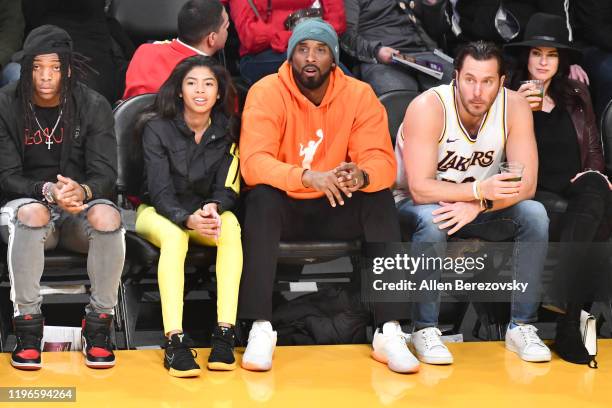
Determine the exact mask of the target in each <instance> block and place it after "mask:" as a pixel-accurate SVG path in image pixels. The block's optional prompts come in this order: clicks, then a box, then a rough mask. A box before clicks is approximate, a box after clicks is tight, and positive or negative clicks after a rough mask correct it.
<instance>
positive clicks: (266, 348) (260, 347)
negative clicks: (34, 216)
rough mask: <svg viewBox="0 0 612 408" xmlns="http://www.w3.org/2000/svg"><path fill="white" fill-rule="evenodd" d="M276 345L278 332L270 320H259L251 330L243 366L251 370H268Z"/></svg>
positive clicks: (270, 366) (243, 357)
mask: <svg viewBox="0 0 612 408" xmlns="http://www.w3.org/2000/svg"><path fill="white" fill-rule="evenodd" d="M274 347H276V332H275V331H274V330H272V325H271V324H270V322H268V321H265V320H257V321H255V322H253V326H252V327H251V331H250V332H249V342H248V343H247V347H246V350H245V351H244V354H243V356H242V362H241V364H240V365H241V366H242V368H244V369H246V370H250V371H268V370H269V369H271V368H272V356H273V355H274Z"/></svg>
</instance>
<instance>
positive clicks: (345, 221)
mask: <svg viewBox="0 0 612 408" xmlns="http://www.w3.org/2000/svg"><path fill="white" fill-rule="evenodd" d="M244 208H245V215H244V225H243V226H242V236H243V241H242V242H243V244H242V246H243V255H244V267H243V272H242V280H241V283H240V299H239V302H238V316H239V318H241V319H262V320H272V293H273V288H274V280H275V276H276V265H277V260H278V244H279V242H280V241H281V240H283V241H308V240H338V241H343V240H353V239H362V240H363V241H365V242H399V241H401V236H400V229H399V223H398V219H397V211H396V210H395V205H394V203H393V198H392V195H391V192H390V191H389V190H383V191H380V192H377V193H362V192H356V193H354V194H353V197H352V198H345V201H344V206H336V207H335V208H333V207H331V206H330V204H329V201H328V200H327V198H326V197H323V198H318V199H312V200H296V199H293V198H291V197H289V196H287V194H286V193H285V192H284V191H281V190H278V189H275V188H273V187H270V186H267V185H259V186H257V187H255V188H254V189H253V190H251V191H250V192H249V193H248V194H247V197H246V202H245V207H244ZM357 273H359V272H357ZM399 307H401V306H400V304H398V303H395V304H394V303H377V304H376V305H374V314H375V319H376V321H377V323H382V322H385V321H389V320H394V319H397V318H398V317H397V316H398V315H397V313H396V312H395V310H397V309H399Z"/></svg>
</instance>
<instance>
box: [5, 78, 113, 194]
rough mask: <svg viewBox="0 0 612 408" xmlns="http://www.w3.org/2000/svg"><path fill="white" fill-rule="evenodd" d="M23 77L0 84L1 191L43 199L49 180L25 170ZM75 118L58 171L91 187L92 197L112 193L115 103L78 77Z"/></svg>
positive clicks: (71, 124)
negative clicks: (41, 178)
mask: <svg viewBox="0 0 612 408" xmlns="http://www.w3.org/2000/svg"><path fill="white" fill-rule="evenodd" d="M18 85H19V81H18V82H15V83H13V84H10V85H7V86H5V87H4V88H2V89H1V90H0V196H1V197H2V200H3V202H6V201H8V200H13V199H16V198H25V197H30V198H36V199H42V185H43V184H44V183H45V182H47V181H53V182H55V181H57V180H34V179H29V178H26V177H24V176H23V172H22V163H23V158H24V128H25V124H24V119H23V118H24V112H23V109H22V105H21V101H20V99H19V97H18V93H19V88H18ZM72 95H73V101H74V106H75V116H74V117H75V120H74V123H66V124H65V129H66V130H67V131H66V133H65V134H66V135H68V137H65V139H64V143H63V144H62V151H61V158H60V166H59V168H60V172H61V174H62V175H63V176H66V177H70V178H72V179H73V180H76V181H77V182H79V183H81V184H87V185H88V186H89V187H90V188H91V192H92V193H93V198H94V199H96V198H109V199H112V198H113V196H114V193H115V184H116V182H117V140H116V139H115V132H114V119H113V113H112V111H111V107H110V105H109V104H108V102H107V101H106V99H104V97H103V96H102V95H100V94H99V93H97V92H96V91H94V90H92V89H90V88H88V87H86V86H85V85H83V84H80V83H77V84H76V85H75V87H74V89H73V92H72Z"/></svg>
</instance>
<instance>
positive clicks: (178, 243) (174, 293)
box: [136, 204, 242, 334]
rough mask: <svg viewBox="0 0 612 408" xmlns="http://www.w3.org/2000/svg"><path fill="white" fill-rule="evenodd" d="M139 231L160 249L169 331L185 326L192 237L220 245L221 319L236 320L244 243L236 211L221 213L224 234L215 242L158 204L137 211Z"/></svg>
mask: <svg viewBox="0 0 612 408" xmlns="http://www.w3.org/2000/svg"><path fill="white" fill-rule="evenodd" d="M136 232H137V233H138V234H139V235H140V236H142V237H143V238H144V239H146V240H147V241H149V242H151V243H152V244H153V245H155V246H156V247H158V248H159V249H160V256H159V264H158V268H157V276H158V282H159V293H160V296H161V304H162V315H163V318H164V332H165V333H166V334H167V333H169V332H171V331H175V330H179V331H182V329H183V324H182V322H183V293H184V284H185V256H186V255H187V248H188V245H189V241H191V242H194V243H196V244H199V245H205V246H217V264H216V271H217V321H218V322H222V323H229V324H232V325H233V324H235V323H236V309H237V307H238V289H239V287H240V275H241V274H242V244H241V241H240V224H239V223H238V220H237V219H236V217H235V216H234V214H232V213H231V212H229V211H226V212H224V213H223V214H221V235H220V236H219V240H218V242H217V243H215V241H214V240H213V239H210V238H206V237H203V236H202V235H200V234H198V233H197V232H196V231H192V230H187V229H184V228H181V227H179V226H178V225H176V224H175V223H173V222H172V221H170V220H168V219H167V218H165V217H163V216H161V215H159V214H157V212H156V211H155V208H153V207H151V206H148V205H144V204H142V205H140V206H139V207H138V210H137V213H136Z"/></svg>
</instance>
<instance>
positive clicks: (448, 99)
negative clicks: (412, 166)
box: [394, 83, 507, 202]
mask: <svg viewBox="0 0 612 408" xmlns="http://www.w3.org/2000/svg"><path fill="white" fill-rule="evenodd" d="M432 91H433V92H434V93H435V94H436V95H437V96H438V98H439V99H440V102H441V103H442V106H443V108H444V127H443V130H442V134H441V135H440V137H439V139H438V169H437V172H436V179H438V180H443V181H450V182H454V183H467V182H472V181H475V180H483V179H485V178H487V177H490V176H492V175H493V174H496V173H498V172H499V165H500V163H501V162H502V161H503V160H504V158H505V145H506V135H507V130H506V105H507V103H506V102H507V101H506V97H507V96H506V89H505V88H503V87H502V88H501V89H500V91H499V93H498V94H497V97H496V98H495V101H494V102H493V105H491V107H490V108H489V110H488V111H487V113H486V114H485V116H484V118H483V120H482V123H481V125H480V128H479V129H478V132H477V133H476V135H470V134H469V132H468V131H467V130H466V129H465V127H464V126H463V124H462V123H461V120H460V119H459V112H458V109H457V103H460V102H459V101H458V100H457V99H456V95H455V92H456V88H455V85H454V83H451V84H450V85H440V86H438V87H435V88H432ZM403 148H404V138H403V134H402V127H401V126H400V129H399V131H398V134H397V139H396V144H395V156H396V159H397V161H398V173H397V176H396V182H395V188H394V190H395V191H394V195H395V199H396V202H398V201H400V200H403V199H404V198H408V197H409V194H408V185H407V181H406V170H405V166H404V162H403Z"/></svg>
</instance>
